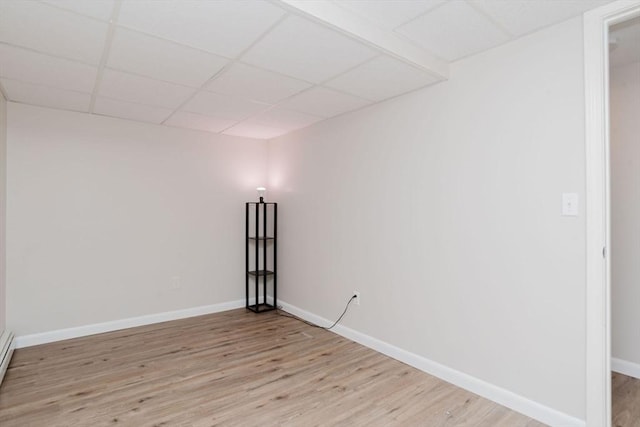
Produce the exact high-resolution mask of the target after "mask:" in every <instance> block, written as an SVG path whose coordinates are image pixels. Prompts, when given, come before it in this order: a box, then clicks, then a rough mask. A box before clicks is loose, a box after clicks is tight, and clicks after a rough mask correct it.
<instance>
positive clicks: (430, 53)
mask: <svg viewBox="0 0 640 427" xmlns="http://www.w3.org/2000/svg"><path fill="white" fill-rule="evenodd" d="M432 10H433V9H432ZM399 29H400V27H398V28H395V29H393V30H392V31H393V34H395V35H396V36H398V37H399V38H401V39H403V40H404V41H406V42H408V43H411V44H412V45H414V46H416V47H417V48H419V49H422V50H424V51H425V52H428V53H429V55H431V56H433V57H434V58H438V59H439V60H441V61H444V62H446V63H448V64H450V63H451V62H450V61H449V60H448V59H445V58H443V57H442V56H440V55H436V54H435V53H433V52H431V51H430V50H429V49H425V48H424V47H422V46H420V45H419V44H418V43H417V42H416V41H415V40H413V39H412V38H411V37H409V36H407V35H406V34H404V33H401V32H400V31H399ZM403 62H404V63H405V64H407V65H413V64H412V63H411V62H408V61H407V60H403ZM420 71H422V72H424V69H423V68H420ZM436 77H437V76H436Z"/></svg>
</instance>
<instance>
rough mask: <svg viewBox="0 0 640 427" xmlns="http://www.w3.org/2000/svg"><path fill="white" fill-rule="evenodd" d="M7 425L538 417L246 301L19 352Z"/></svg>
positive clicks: (1, 417) (6, 397) (510, 426)
mask: <svg viewBox="0 0 640 427" xmlns="http://www.w3.org/2000/svg"><path fill="white" fill-rule="evenodd" d="M0 425H1V426H3V427H10V426H20V427H25V426H47V427H49V426H92V427H93V426H107V425H109V426H115V425H126V426H136V427H138V426H214V425H226V426H258V425H259V426H305V427H306V426H314V425H323V426H340V425H343V426H364V425H367V426H429V427H431V426H438V427H439V426H469V427H471V426H473V427H476V426H491V427H500V426H502V427H534V426H542V425H543V424H540V423H538V422H535V421H533V420H531V419H529V418H527V417H525V416H523V415H520V414H518V413H516V412H513V411H510V410H508V409H506V408H504V407H501V406H499V405H497V404H495V403H493V402H490V401H488V400H486V399H483V398H480V397H479V396H476V395H474V394H472V393H469V392H466V391H464V390H461V389H459V388H457V387H454V386H452V385H450V384H448V383H445V382H443V381H440V380H438V379H436V378H434V377H432V376H430V375H427V374H425V373H423V372H420V371H418V370H416V369H413V368H411V367H409V366H407V365H405V364H403V363H400V362H398V361H396V360H393V359H390V358H388V357H386V356H384V355H381V354H379V353H376V352H375V351H372V350H370V349H367V348H365V347H363V346H361V345H359V344H356V343H353V342H352V341H349V340H347V339H345V338H342V337H340V336H338V335H336V334H333V333H331V332H327V331H324V330H319V329H315V328H312V327H310V326H308V325H305V324H303V323H301V322H299V321H297V320H293V319H289V318H286V317H282V316H278V315H277V314H275V313H273V312H271V313H263V314H254V313H249V312H246V311H245V310H244V309H241V310H232V311H227V312H224V313H218V314H213V315H208V316H200V317H194V318H190V319H184V320H178V321H174V322H167V323H162V324H156V325H151V326H143V327H140V328H134V329H127V330H123V331H118V332H112V333H107V334H101V335H94V336H91V337H86V338H78V339H74V340H68V341H62V342H58V343H53V344H46V345H42V346H37V347H30V348H25V349H20V350H17V351H16V352H15V353H14V356H13V360H12V362H11V366H10V367H9V370H8V371H7V375H6V377H5V380H4V382H3V384H2V387H1V388H0Z"/></svg>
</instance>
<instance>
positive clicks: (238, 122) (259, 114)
mask: <svg viewBox="0 0 640 427" xmlns="http://www.w3.org/2000/svg"><path fill="white" fill-rule="evenodd" d="M314 87H316V86H313V87H311V88H308V89H304V90H302V91H299V92H297V93H295V94H294V95H291V96H288V97H286V98H284V99H283V100H282V101H279V102H278V103H277V104H273V105H271V106H270V107H269V108H267V109H265V110H263V111H260V112H257V113H255V114H251V115H249V116H248V117H245V118H244V119H241V120H239V121H237V122H236V123H234V124H233V125H231V126H229V127H226V128H224V129H223V130H221V131H220V133H223V132H226V131H227V130H229V129H231V128H233V127H235V126H238V125H240V124H242V123H245V122H248V121H251V120H252V119H255V118H256V117H259V116H261V115H262V114H264V113H268V112H269V111H271V110H274V109H276V108H277V107H278V106H279V105H280V104H283V103H284V101H285V100H288V99H290V98H292V97H294V96H297V95H300V94H301V93H304V92H306V91H308V90H310V89H313V88H314ZM282 110H286V111H291V112H292V113H300V114H305V115H307V116H312V117H317V118H319V119H320V120H319V121H324V120H327V119H329V118H331V117H325V116H318V115H317V114H311V113H307V112H304V111H299V110H292V109H290V108H282ZM314 123H317V122H314ZM311 124H313V123H311ZM311 124H310V125H311ZM310 125H308V126H310ZM263 126H268V125H263ZM268 127H271V128H273V129H276V128H275V127H273V126H268Z"/></svg>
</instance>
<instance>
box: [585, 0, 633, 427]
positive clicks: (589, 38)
mask: <svg viewBox="0 0 640 427" xmlns="http://www.w3.org/2000/svg"><path fill="white" fill-rule="evenodd" d="M636 16H640V0H618V1H615V2H613V3H610V4H607V5H605V6H602V7H599V8H597V9H594V10H591V11H589V12H586V13H585V14H584V64H585V74H584V78H585V144H586V145H585V148H586V212H585V213H586V249H587V253H586V264H587V271H586V278H587V283H586V285H587V289H586V297H587V299H586V303H587V306H586V313H587V319H586V324H587V337H586V338H587V346H586V368H587V372H586V408H587V413H586V421H587V423H586V425H587V427H610V426H611V299H610V295H611V280H610V279H611V268H610V267H611V257H610V256H609V253H610V247H611V245H610V235H611V233H610V232H609V231H610V220H609V219H610V215H609V212H610V202H609V48H608V46H609V27H610V26H611V25H614V24H616V23H618V22H621V21H625V20H627V19H631V18H634V17H636ZM605 251H606V252H605ZM605 254H606V255H605Z"/></svg>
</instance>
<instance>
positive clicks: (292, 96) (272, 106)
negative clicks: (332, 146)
mask: <svg viewBox="0 0 640 427" xmlns="http://www.w3.org/2000/svg"><path fill="white" fill-rule="evenodd" d="M380 56H382V54H378V55H375V56H374V57H372V58H369V59H366V60H365V61H363V62H361V63H359V64H357V65H354V66H353V67H350V68H348V69H347V70H345V71H344V72H341V73H338V74H336V75H334V76H332V77H330V78H328V79H325V80H323V81H321V82H320V83H312V84H313V86H311V87H308V88H306V89H302V90H300V91H298V92H296V93H294V94H291V95H289V96H287V97H286V98H283V99H281V100H280V101H278V102H276V103H275V104H272V105H271V106H270V107H269V108H267V109H266V110H263V111H260V112H257V113H255V114H251V115H249V116H248V117H245V118H244V119H242V120H240V121H238V122H237V123H235V124H234V125H232V126H229V127H228V128H226V129H223V130H222V131H221V132H224V131H226V130H228V129H230V128H232V127H233V126H237V125H239V124H241V123H244V122H246V121H249V120H251V119H253V118H255V117H258V116H259V115H261V114H264V113H266V112H269V111H271V110H273V109H275V108H278V107H279V106H280V105H282V104H284V103H285V102H287V101H289V100H290V99H292V98H294V97H296V96H298V95H301V94H303V93H305V92H309V91H311V90H313V89H316V88H323V89H328V90H332V91H334V92H338V93H341V94H343V95H348V96H351V97H353V98H358V99H361V100H363V101H369V102H370V103H375V102H376V101H374V100H372V99H367V98H363V97H361V96H358V95H354V94H351V93H348V92H344V91H342V90H339V89H334V88H332V87H327V86H323V85H324V84H326V83H328V82H329V81H331V80H333V79H335V78H338V77H340V76H341V75H343V74H345V73H348V72H349V71H352V70H354V69H355V68H357V67H359V66H361V65H364V64H366V63H367V62H370V61H373V60H374V59H376V58H379V57H380ZM367 105H371V104H367ZM285 110H289V111H294V112H297V113H302V114H308V115H310V116H315V117H321V118H323V119H325V120H326V119H329V118H331V117H335V116H329V117H325V116H318V115H315V114H310V113H307V112H304V111H299V110H292V109H288V108H285Z"/></svg>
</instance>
